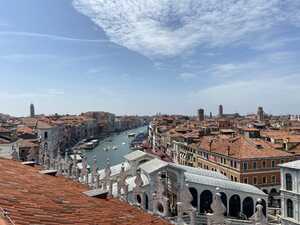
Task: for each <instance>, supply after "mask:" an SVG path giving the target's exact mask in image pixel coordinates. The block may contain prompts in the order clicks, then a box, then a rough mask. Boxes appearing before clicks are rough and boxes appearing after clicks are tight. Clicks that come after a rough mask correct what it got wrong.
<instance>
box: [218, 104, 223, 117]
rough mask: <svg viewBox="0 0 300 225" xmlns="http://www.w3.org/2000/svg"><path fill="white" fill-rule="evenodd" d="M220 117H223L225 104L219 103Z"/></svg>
mask: <svg viewBox="0 0 300 225" xmlns="http://www.w3.org/2000/svg"><path fill="white" fill-rule="evenodd" d="M219 117H223V105H219Z"/></svg>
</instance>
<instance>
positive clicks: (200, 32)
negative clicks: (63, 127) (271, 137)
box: [0, 0, 300, 116]
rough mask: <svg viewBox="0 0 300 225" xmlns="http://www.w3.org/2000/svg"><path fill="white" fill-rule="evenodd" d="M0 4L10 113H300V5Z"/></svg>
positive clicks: (96, 0)
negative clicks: (33, 110)
mask: <svg viewBox="0 0 300 225" xmlns="http://www.w3.org/2000/svg"><path fill="white" fill-rule="evenodd" d="M234 3H235V4H234ZM0 5H2V6H4V7H0V49H1V52H0V67H1V70H2V71H1V75H0V77H1V83H2V85H1V91H0V104H1V105H2V106H3V107H1V112H2V113H8V114H11V115H14V116H25V115H28V114H29V104H30V103H33V104H34V105H35V107H36V113H37V114H53V113H56V112H57V113H61V114H66V113H69V114H78V113H81V112H82V111H109V112H113V113H116V114H119V115H124V114H139V115H145V114H152V115H153V114H155V113H157V112H161V113H171V114H189V115H195V114H196V111H197V109H198V108H204V109H205V112H206V114H209V112H213V113H214V114H216V113H217V109H218V105H219V104H222V105H223V106H224V113H233V112H238V113H241V114H247V113H256V110H257V107H258V106H263V107H264V110H265V111H266V112H267V113H271V114H298V113H299V112H300V106H299V105H298V104H297V103H298V102H299V100H300V97H299V95H297V93H298V92H297V90H299V88H300V85H299V83H300V82H299V81H300V75H299V74H300V68H299V65H298V62H297V58H299V48H300V47H299V46H300V45H299V43H300V38H299V34H300V29H299V25H300V13H299V12H300V3H299V2H296V1H290V0H285V1H280V0H272V1H268V2H265V1H260V0H255V1H251V2H248V3H247V2H244V1H219V4H216V3H215V1H212V0H208V1H204V2H200V3H199V2H198V1H195V0H189V1H181V0H177V1H168V0H166V1H158V0H157V1H156V0H155V1H145V2H143V3H142V2H141V1H138V0H123V1H105V0H91V1H87V0H74V1H72V0H63V1H61V0H45V1H43V2H42V3H41V1H38V0H27V1H26V2H25V1H17V0H0ZM16 5H18V7H16ZM225 9H226V10H225Z"/></svg>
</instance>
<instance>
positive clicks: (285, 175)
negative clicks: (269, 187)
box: [280, 160, 300, 225]
mask: <svg viewBox="0 0 300 225" xmlns="http://www.w3.org/2000/svg"><path fill="white" fill-rule="evenodd" d="M280 167H281V169H280V172H281V198H282V204H281V205H282V207H281V221H282V225H296V224H300V160H296V161H293V162H289V163H284V164H281V165H280Z"/></svg>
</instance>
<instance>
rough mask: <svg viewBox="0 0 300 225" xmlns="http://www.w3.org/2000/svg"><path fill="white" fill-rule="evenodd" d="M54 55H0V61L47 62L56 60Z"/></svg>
mask: <svg viewBox="0 0 300 225" xmlns="http://www.w3.org/2000/svg"><path fill="white" fill-rule="evenodd" d="M57 58H58V57H57V56H56V55H51V54H25V53H18V54H9V55H0V59H2V60H7V61H14V62H23V61H24V60H37V59H39V60H41V59H43V60H49V59H57Z"/></svg>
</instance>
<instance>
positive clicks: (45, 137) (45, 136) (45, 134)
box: [44, 131, 48, 140]
mask: <svg viewBox="0 0 300 225" xmlns="http://www.w3.org/2000/svg"><path fill="white" fill-rule="evenodd" d="M47 138H48V132H47V131H46V132H45V133H44V139H45V140H46V139H47Z"/></svg>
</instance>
